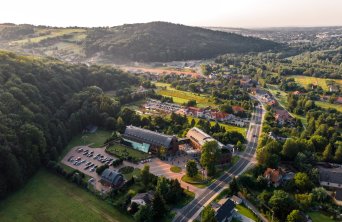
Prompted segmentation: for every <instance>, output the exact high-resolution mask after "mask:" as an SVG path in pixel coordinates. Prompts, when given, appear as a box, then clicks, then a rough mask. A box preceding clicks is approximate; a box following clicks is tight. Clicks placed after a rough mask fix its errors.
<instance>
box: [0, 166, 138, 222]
mask: <svg viewBox="0 0 342 222" xmlns="http://www.w3.org/2000/svg"><path fill="white" fill-rule="evenodd" d="M0 221H6V222H12V221H13V222H14V221H20V222H26V221H27V222H28V221H32V222H40V221H44V222H49V221H51V222H52V221H53V222H59V221H61V222H64V221H82V222H87V221H113V222H114V221H115V222H116V221H120V222H130V221H133V219H131V218H129V217H128V216H126V215H123V214H121V213H120V212H119V211H117V210H116V209H115V208H113V207H112V206H111V205H109V204H108V203H106V202H105V201H103V200H100V199H98V198H97V197H96V196H94V195H93V194H91V193H88V192H86V191H85V190H82V189H81V188H79V187H77V186H76V185H74V184H72V183H69V182H68V181H66V180H65V179H63V178H60V177H58V176H55V175H53V174H51V173H49V172H47V171H45V170H41V171H39V172H38V173H37V174H36V175H35V176H34V177H33V178H32V179H31V180H30V181H29V183H28V184H26V186H25V187H24V188H23V189H21V190H19V191H18V192H16V193H14V194H13V195H12V196H10V197H9V198H8V199H6V200H4V201H3V202H1V203H0Z"/></svg>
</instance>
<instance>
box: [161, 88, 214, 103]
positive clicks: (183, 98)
mask: <svg viewBox="0 0 342 222" xmlns="http://www.w3.org/2000/svg"><path fill="white" fill-rule="evenodd" d="M155 84H156V86H157V87H158V90H157V94H159V95H162V96H167V97H172V98H173V102H175V103H178V104H184V103H187V102H188V101H189V100H196V102H197V106H198V107H207V106H212V107H216V105H215V103H214V100H213V99H212V98H210V96H208V95H204V94H199V93H192V92H187V91H182V90H177V89H175V88H172V87H171V86H170V84H167V83H159V82H156V83H155ZM161 87H166V88H165V89H164V88H161Z"/></svg>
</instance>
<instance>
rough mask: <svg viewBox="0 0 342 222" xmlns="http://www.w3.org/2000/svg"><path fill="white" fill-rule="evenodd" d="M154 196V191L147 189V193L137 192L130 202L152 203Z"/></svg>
mask: <svg viewBox="0 0 342 222" xmlns="http://www.w3.org/2000/svg"><path fill="white" fill-rule="evenodd" d="M153 198H154V193H153V192H152V191H149V192H147V193H138V194H136V195H135V196H134V197H132V199H131V203H136V204H138V205H141V206H144V205H149V204H151V203H152V200H153Z"/></svg>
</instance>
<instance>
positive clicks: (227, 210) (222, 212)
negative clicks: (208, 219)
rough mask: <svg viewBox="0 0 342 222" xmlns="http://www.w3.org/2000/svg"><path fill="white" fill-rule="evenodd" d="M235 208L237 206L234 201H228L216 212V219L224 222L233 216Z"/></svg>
mask: <svg viewBox="0 0 342 222" xmlns="http://www.w3.org/2000/svg"><path fill="white" fill-rule="evenodd" d="M234 208H235V204H234V202H233V201H232V200H230V199H228V200H227V201H226V202H225V203H224V204H223V205H222V206H221V207H220V208H219V209H218V210H217V212H216V215H215V218H216V220H217V221H223V220H224V219H226V218H229V217H230V216H232V211H233V209H234Z"/></svg>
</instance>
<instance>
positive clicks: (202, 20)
mask: <svg viewBox="0 0 342 222" xmlns="http://www.w3.org/2000/svg"><path fill="white" fill-rule="evenodd" d="M341 9H342V1H340V0H329V1H323V0H301V1H295V0H286V1H285V0H277V1H274V0H258V1H255V0H242V1H238V2H237V1H227V0H226V1H224V0H212V1H210V4H208V3H207V2H206V3H205V4H203V3H201V2H199V1H194V0H189V1H180V0H174V1H156V0H146V1H134V0H126V1H124V2H122V1H120V2H115V1H110V0H99V1H93V0H89V1H82V2H76V1H66V0H60V1H50V2H47V1H43V0H32V1H24V0H11V1H5V2H3V3H1V8H0V23H15V24H33V25H46V26H56V27H67V26H79V27H98V26H117V25H122V24H131V23H146V22H152V21H166V22H172V23H179V24H184V25H191V26H206V27H209V26H211V27H227V28H277V27H318V26H342V13H340V11H341Z"/></svg>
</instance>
